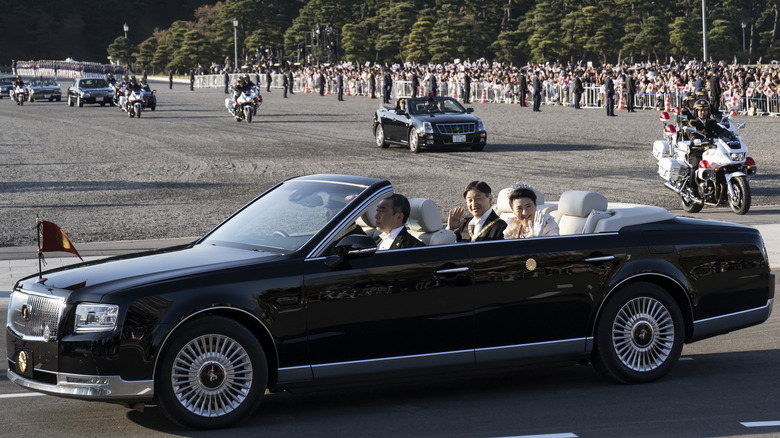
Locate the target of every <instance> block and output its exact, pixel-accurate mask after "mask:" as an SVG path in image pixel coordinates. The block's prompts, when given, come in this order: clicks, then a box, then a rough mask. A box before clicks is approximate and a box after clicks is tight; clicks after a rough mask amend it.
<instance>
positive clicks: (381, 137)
mask: <svg viewBox="0 0 780 438" xmlns="http://www.w3.org/2000/svg"><path fill="white" fill-rule="evenodd" d="M374 136H375V137H376V146H377V147H379V148H386V147H387V142H386V141H385V129H384V128H383V127H382V124H381V123H377V124H376V127H375V128H374Z"/></svg>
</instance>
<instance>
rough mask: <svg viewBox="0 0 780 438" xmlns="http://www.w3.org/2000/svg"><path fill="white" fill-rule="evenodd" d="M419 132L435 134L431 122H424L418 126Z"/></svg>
mask: <svg viewBox="0 0 780 438" xmlns="http://www.w3.org/2000/svg"><path fill="white" fill-rule="evenodd" d="M417 132H418V133H420V134H433V126H431V122H423V124H422V126H421V127H419V128H417Z"/></svg>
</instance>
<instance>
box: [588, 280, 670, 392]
mask: <svg viewBox="0 0 780 438" xmlns="http://www.w3.org/2000/svg"><path fill="white" fill-rule="evenodd" d="M683 331H684V329H683V317H682V312H681V311H680V308H679V306H678V304H677V302H676V301H675V300H674V299H673V298H672V297H671V296H670V295H669V293H667V292H666V291H665V290H664V289H663V288H661V287H660V286H658V285H655V284H652V283H635V284H632V285H629V286H627V287H625V288H623V289H621V290H619V291H617V292H616V293H615V294H614V296H612V297H610V298H608V301H607V303H606V304H605V305H604V308H603V309H602V311H601V317H600V318H599V321H598V322H597V325H596V344H595V348H594V350H593V353H592V356H591V359H592V361H593V365H594V367H595V368H596V370H598V371H599V372H600V373H602V374H603V375H605V376H606V377H608V378H611V379H613V380H616V381H618V382H621V383H643V382H651V381H654V380H657V379H660V378H661V377H663V376H664V375H666V374H667V373H668V372H669V371H670V370H671V369H672V367H673V366H674V364H675V363H676V362H677V359H678V358H679V357H680V352H681V351H682V347H683V340H684V337H685V334H684V333H683Z"/></svg>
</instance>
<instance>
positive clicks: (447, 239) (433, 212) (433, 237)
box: [406, 198, 457, 246]
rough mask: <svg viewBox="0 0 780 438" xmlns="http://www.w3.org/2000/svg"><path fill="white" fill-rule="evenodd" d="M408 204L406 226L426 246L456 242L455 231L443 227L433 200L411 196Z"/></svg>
mask: <svg viewBox="0 0 780 438" xmlns="http://www.w3.org/2000/svg"><path fill="white" fill-rule="evenodd" d="M409 204H410V205H411V207H412V209H411V212H410V213H409V220H408V221H406V226H407V228H408V229H409V233H410V234H412V235H413V236H414V237H416V238H418V239H420V240H421V241H422V242H423V243H424V244H425V245H426V246H432V245H447V244H450V243H455V242H457V239H456V237H455V233H454V232H452V231H450V230H447V229H444V225H443V223H442V220H441V213H440V212H439V207H437V206H436V203H435V202H433V201H431V200H430V199H424V198H411V199H409Z"/></svg>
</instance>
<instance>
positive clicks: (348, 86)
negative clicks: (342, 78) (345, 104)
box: [344, 84, 352, 96]
mask: <svg viewBox="0 0 780 438" xmlns="http://www.w3.org/2000/svg"><path fill="white" fill-rule="evenodd" d="M350 88H352V87H351V86H350V85H349V84H347V92H346V93H344V94H345V95H347V96H349V95H350V94H349V89H350Z"/></svg>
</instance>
